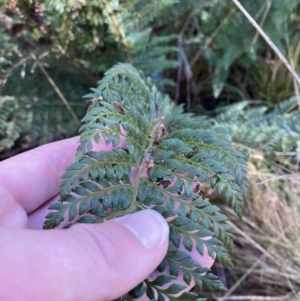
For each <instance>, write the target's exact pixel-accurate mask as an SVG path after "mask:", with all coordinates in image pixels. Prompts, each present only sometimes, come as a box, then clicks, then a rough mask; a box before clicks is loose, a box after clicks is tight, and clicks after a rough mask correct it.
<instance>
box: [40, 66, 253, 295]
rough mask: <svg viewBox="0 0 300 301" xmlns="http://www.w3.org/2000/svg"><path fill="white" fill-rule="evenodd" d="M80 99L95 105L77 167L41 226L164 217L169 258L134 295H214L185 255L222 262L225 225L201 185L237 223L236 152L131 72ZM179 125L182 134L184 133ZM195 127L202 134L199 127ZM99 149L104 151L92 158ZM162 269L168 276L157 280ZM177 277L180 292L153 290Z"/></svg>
mask: <svg viewBox="0 0 300 301" xmlns="http://www.w3.org/2000/svg"><path fill="white" fill-rule="evenodd" d="M89 97H93V98H95V99H98V101H95V102H94V105H93V107H92V108H91V110H90V111H89V112H88V113H87V115H86V116H85V117H84V119H83V122H84V124H83V125H82V127H81V129H80V132H81V137H80V145H79V147H78V150H77V159H76V162H75V163H73V164H72V165H71V166H70V167H69V168H68V169H67V171H66V172H65V173H64V175H63V177H62V181H61V200H60V202H58V203H56V204H53V205H51V206H50V208H49V209H51V210H52V212H51V213H49V214H48V216H47V217H46V222H45V225H44V227H45V228H54V227H57V226H59V225H60V224H62V225H64V226H67V227H69V226H71V225H72V224H74V223H82V222H85V223H102V222H103V221H104V220H109V219H112V218H115V217H118V216H121V215H124V214H130V213H132V212H136V211H140V210H143V209H147V208H152V209H154V210H156V211H158V212H159V213H160V214H162V216H164V217H165V218H168V223H169V226H170V244H169V251H168V254H167V256H166V258H165V260H164V261H163V262H162V264H161V265H160V267H159V272H160V273H161V274H160V275H159V276H157V278H156V279H153V280H146V281H145V282H144V283H143V285H142V287H143V288H144V289H142V288H141V287H139V288H137V289H136V292H135V293H136V294H137V295H138V294H140V293H141V291H143V292H146V293H147V295H148V297H149V298H153V294H155V296H156V297H157V298H159V299H158V300H165V298H167V299H170V300H181V299H180V298H183V299H186V298H188V297H191V296H192V295H191V294H190V293H185V294H184V295H182V296H181V297H179V299H178V298H177V297H176V298H175V297H174V294H177V293H179V292H181V291H182V290H183V289H184V288H186V287H187V286H188V285H189V284H190V282H191V279H193V280H194V281H195V283H196V285H198V286H199V287H200V288H201V287H202V285H203V284H205V285H206V286H208V287H213V288H214V289H221V288H222V287H223V286H222V284H221V282H219V281H218V280H217V278H216V277H215V276H213V275H212V274H210V273H208V272H209V270H208V269H205V268H203V267H202V266H201V265H200V264H199V263H197V262H196V261H195V260H194V259H193V257H192V256H191V251H192V250H196V251H197V252H198V253H199V254H202V255H203V254H204V250H205V249H206V250H207V251H208V254H209V255H210V256H211V257H215V256H217V258H218V259H219V260H221V261H222V262H224V263H227V264H230V263H231V261H230V258H229V256H228V253H227V252H226V250H225V248H224V246H223V244H225V245H226V246H227V247H230V246H231V244H232V234H231V232H230V227H229V226H228V225H227V223H226V216H225V215H223V214H221V213H220V211H219V208H218V207H216V206H213V205H212V204H211V203H210V202H209V199H207V197H206V195H205V192H204V187H205V186H207V185H210V186H211V187H212V188H216V189H217V191H218V192H219V193H223V194H224V195H225V198H226V200H227V201H228V202H230V203H231V204H232V207H233V208H234V209H235V211H236V212H237V214H238V215H239V216H241V212H242V210H241V206H242V200H243V197H244V196H246V194H247V178H246V167H245V166H246V161H245V160H244V158H243V156H242V154H241V153H239V152H238V151H236V150H235V149H234V148H233V146H232V144H231V141H230V139H228V136H227V135H226V134H225V133H224V131H221V130H218V131H211V130H208V129H207V128H206V127H207V122H206V120H205V119H203V118H197V117H193V116H191V115H190V114H184V113H182V112H181V110H182V109H181V108H177V109H173V104H172V102H171V100H170V99H169V98H168V97H167V96H166V95H163V94H162V93H160V92H159V91H158V90H157V88H156V87H155V86H154V85H153V84H152V82H151V80H150V79H149V78H146V77H145V76H144V75H143V73H141V72H140V71H137V70H136V69H134V68H133V67H132V66H131V65H127V64H119V65H116V66H115V67H113V68H112V69H110V70H109V71H107V72H106V74H105V77H104V78H103V79H102V80H101V82H100V84H99V86H98V87H97V89H93V93H92V94H90V95H89ZM189 120H192V121H195V123H193V122H190V121H189ZM185 122H186V125H188V126H191V127H190V128H189V127H187V126H186V127H184V124H185ZM201 124H203V125H206V127H205V126H204V127H203V129H201ZM99 143H102V145H103V147H104V146H105V148H106V150H103V151H100V152H95V151H93V146H94V145H95V144H99ZM66 216H68V221H65V217H66ZM180 248H181V249H182V250H179V249H180ZM167 267H168V269H169V271H170V275H171V276H166V277H162V275H163V274H164V273H166V272H165V271H166V268H167ZM179 271H181V272H182V273H183V275H184V281H185V285H180V284H178V283H175V284H174V285H171V286H169V287H168V288H161V286H162V285H163V284H167V283H170V282H171V281H173V280H174V279H176V278H177V277H178V273H179ZM203 273H207V274H206V275H205V276H204V275H203ZM183 299H182V300H183Z"/></svg>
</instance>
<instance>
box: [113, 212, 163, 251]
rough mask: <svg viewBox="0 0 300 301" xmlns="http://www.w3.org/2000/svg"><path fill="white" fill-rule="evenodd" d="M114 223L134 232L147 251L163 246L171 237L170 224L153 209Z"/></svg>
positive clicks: (126, 216)
mask: <svg viewBox="0 0 300 301" xmlns="http://www.w3.org/2000/svg"><path fill="white" fill-rule="evenodd" d="M114 221H116V222H117V223H119V224H121V225H123V226H124V227H126V228H127V229H128V230H129V231H130V232H132V233H133V234H134V235H135V237H136V238H138V240H139V241H140V242H141V243H142V245H143V246H144V247H145V248H146V249H151V248H157V247H160V246H162V245H163V244H164V243H165V242H166V241H167V240H168V237H169V226H168V223H167V222H166V220H165V219H164V218H163V217H162V216H161V215H160V214H159V213H158V212H156V211H154V210H151V209H147V210H143V211H140V212H137V213H134V214H130V215H125V216H123V217H120V218H116V219H115V220H114Z"/></svg>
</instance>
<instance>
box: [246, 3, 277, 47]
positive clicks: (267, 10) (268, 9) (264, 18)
mask: <svg viewBox="0 0 300 301" xmlns="http://www.w3.org/2000/svg"><path fill="white" fill-rule="evenodd" d="M272 2H273V0H271V1H270V0H267V1H266V2H265V3H264V5H263V6H265V5H267V7H266V10H265V13H264V15H263V17H262V20H261V22H260V27H263V25H264V24H265V22H266V19H267V16H268V14H269V11H270V8H271V6H272ZM258 37H259V32H258V31H257V32H256V33H255V36H254V38H253V41H252V43H251V45H252V46H253V45H254V44H255V43H256V42H257V39H258Z"/></svg>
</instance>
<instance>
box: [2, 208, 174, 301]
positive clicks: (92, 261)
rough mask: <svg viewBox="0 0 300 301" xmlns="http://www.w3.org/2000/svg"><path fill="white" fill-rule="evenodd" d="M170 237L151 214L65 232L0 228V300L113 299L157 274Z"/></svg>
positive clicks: (163, 223) (144, 213)
mask: <svg viewBox="0 0 300 301" xmlns="http://www.w3.org/2000/svg"><path fill="white" fill-rule="evenodd" d="M168 233H169V229H168V225H167V223H166V221H165V220H164V219H163V218H162V217H161V215H160V214H158V213H157V212H155V211H153V210H144V211H141V212H138V213H135V214H132V215H127V216H124V217H121V218H118V219H116V220H111V221H108V222H105V223H103V224H100V225H86V224H85V225H83V224H81V225H75V226H74V227H72V228H71V229H68V230H59V229H56V230H48V231H41V230H29V229H17V230H9V229H0V237H1V248H0V258H1V269H0V300H16V301H18V300H32V301H38V300H44V301H48V300H49V301H50V300H51V301H52V300H60V301H74V300H86V301H94V300H95V301H101V300H102V301H103V300H113V299H115V298H118V297H120V296H121V295H123V294H125V293H127V292H128V291H130V290H131V289H132V288H134V287H135V286H136V285H138V284H139V283H140V282H142V281H143V280H144V279H145V278H146V277H147V276H149V275H150V274H151V272H152V271H153V270H155V268H156V267H157V266H158V265H159V263H160V262H161V261H162V259H163V258H164V256H165V254H166V252H167V247H168Z"/></svg>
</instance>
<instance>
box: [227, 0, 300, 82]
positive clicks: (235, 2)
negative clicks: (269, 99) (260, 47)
mask: <svg viewBox="0 0 300 301" xmlns="http://www.w3.org/2000/svg"><path fill="white" fill-rule="evenodd" d="M232 1H233V2H234V4H235V5H236V6H237V7H238V8H239V9H240V11H241V12H242V13H243V14H244V15H245V16H246V18H247V19H248V20H249V22H250V23H251V24H252V25H253V26H254V27H255V29H256V30H257V31H258V32H259V33H260V35H261V36H262V37H263V38H264V40H265V41H266V42H267V43H268V44H269V45H270V47H271V48H272V49H273V51H274V52H275V53H276V54H277V55H278V57H279V58H280V60H281V61H282V62H283V63H284V64H285V66H286V67H287V69H288V70H289V71H290V72H291V74H292V75H293V77H294V79H295V81H296V82H297V84H298V85H299V86H300V77H299V76H298V74H297V73H296V72H295V70H294V69H293V67H292V66H291V65H290V63H289V62H288V60H287V59H286V58H285V56H284V55H283V54H282V53H281V52H280V50H279V49H278V47H277V46H276V45H275V44H274V43H273V42H272V40H271V39H270V38H269V37H268V35H267V34H266V33H265V32H264V31H263V29H262V28H261V27H260V26H259V25H258V24H257V22H256V21H255V20H254V19H253V18H252V17H251V15H250V14H249V13H248V12H247V11H246V10H245V8H244V7H243V6H242V5H241V3H240V2H239V1H238V0H232Z"/></svg>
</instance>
